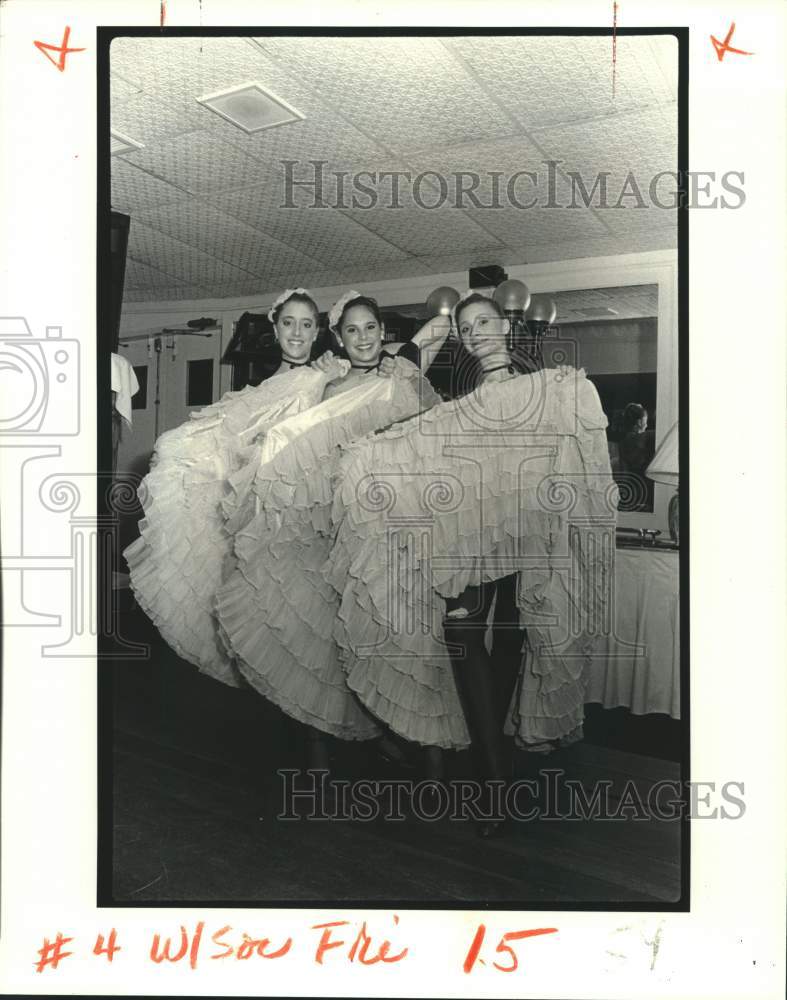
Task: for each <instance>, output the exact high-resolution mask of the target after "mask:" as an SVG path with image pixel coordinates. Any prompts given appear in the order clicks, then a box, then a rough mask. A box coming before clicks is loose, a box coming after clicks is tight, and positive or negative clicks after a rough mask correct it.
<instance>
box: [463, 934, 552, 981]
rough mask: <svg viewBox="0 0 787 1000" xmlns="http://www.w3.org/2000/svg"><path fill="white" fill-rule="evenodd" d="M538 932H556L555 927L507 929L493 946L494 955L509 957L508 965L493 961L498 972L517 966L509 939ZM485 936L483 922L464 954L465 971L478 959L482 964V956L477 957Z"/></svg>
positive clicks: (517, 939) (508, 970) (517, 960)
mask: <svg viewBox="0 0 787 1000" xmlns="http://www.w3.org/2000/svg"><path fill="white" fill-rule="evenodd" d="M540 934H557V927H534V928H532V929H531V930H527V931H509V932H508V933H507V934H504V935H503V936H502V937H501V938H500V940H499V941H498V942H497V948H495V954H496V955H502V954H507V955H510V957H511V964H510V965H499V964H498V963H497V962H493V963H492V965H494V967H495V968H496V969H499V970H500V972H514V971H515V970H516V969H518V968H519V959H518V958H517V956H516V952H515V951H514V949H513V948H512V947H511V946H510V945H509V944H508V942H509V941H522V940H523V939H524V938H529V937H538V936H539V935H540ZM485 936H486V927H485V926H484V924H479V925H478V930H477V931H476V932H475V937H474V938H473V943H472V944H471V945H470V948H469V949H468V952H467V955H466V956H465V961H464V965H463V966H462V968H463V969H464V971H465V972H472V971H473V966H474V965H475V964H476V961H480V962H481V964H482V965H484V964H485V963H484V960H483V958H480V959H479V957H478V956H479V954H480V952H481V946H482V945H483V943H484V937H485Z"/></svg>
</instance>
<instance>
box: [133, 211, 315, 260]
mask: <svg viewBox="0 0 787 1000" xmlns="http://www.w3.org/2000/svg"><path fill="white" fill-rule="evenodd" d="M135 218H136V220H138V221H141V222H142V223H144V224H145V225H146V226H150V228H151V229H156V230H158V231H159V232H162V233H167V234H169V235H170V236H172V237H173V238H174V239H176V240H179V241H180V242H181V243H185V244H188V245H189V246H191V247H194V248H196V249H204V248H207V247H210V252H211V255H212V256H213V257H215V258H216V260H218V261H222V262H223V263H225V264H231V265H233V266H234V267H236V268H239V269H241V270H243V271H245V272H246V273H247V274H251V275H267V274H281V273H282V272H286V271H288V270H290V269H292V270H303V269H304V268H307V267H308V268H311V267H314V266H315V265H316V264H317V263H318V262H317V261H315V260H314V259H312V258H309V257H307V256H305V255H304V254H302V253H299V252H298V251H297V250H293V249H292V248H291V247H288V246H286V245H285V244H283V243H280V242H279V241H278V240H273V239H271V238H270V237H268V236H265V235H264V234H263V233H261V232H260V231H259V230H257V229H253V228H252V227H251V226H248V225H246V224H245V223H243V222H239V221H238V220H237V219H235V218H232V217H231V216H229V215H226V214H225V213H223V212H220V211H219V210H218V209H217V208H213V207H212V206H210V205H206V204H204V203H202V202H194V201H192V202H190V203H189V204H188V205H182V204H178V205H172V206H165V207H162V208H152V209H149V210H147V211H144V212H140V213H138V214H137V216H136V217H135Z"/></svg>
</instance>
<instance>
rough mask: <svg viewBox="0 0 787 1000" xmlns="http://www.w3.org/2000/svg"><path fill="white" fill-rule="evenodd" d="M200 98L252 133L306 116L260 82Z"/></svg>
mask: <svg viewBox="0 0 787 1000" xmlns="http://www.w3.org/2000/svg"><path fill="white" fill-rule="evenodd" d="M197 100H198V101H199V103H200V104H204V105H205V107H206V108H210V110H211V111H215V112H216V114H217V115H221V117H222V118H226V119H227V121H228V122H232V124H233V125H237V126H238V128H242V129H243V131H244V132H246V133H248V134H249V135H251V134H252V133H253V132H262V131H263V130H264V129H266V128H274V127H275V126H276V125H286V124H288V123H289V122H297V121H301V120H302V119H303V118H305V117H306V116H305V115H302V114H301V112H300V111H297V110H296V109H295V108H293V107H292V105H290V104H287V102H286V101H283V100H282V99H281V98H280V97H277V96H276V95H275V94H272V93H271V92H270V91H269V90H265V88H264V87H263V86H262V85H261V84H259V83H242V84H241V85H240V86H239V87H231V88H230V89H229V90H221V91H219V92H218V93H216V94H208V95H206V96H205V97H198V98H197Z"/></svg>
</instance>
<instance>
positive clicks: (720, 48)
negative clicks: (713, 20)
mask: <svg viewBox="0 0 787 1000" xmlns="http://www.w3.org/2000/svg"><path fill="white" fill-rule="evenodd" d="M733 31H735V22H734V21H733V22H732V24H731V25H730V30H729V31H728V32H727V37H726V38H725V39H724V41H723V42H720V41H719V40H718V38H716V36H715V35H711V36H710V40H711V42H713V47H714V49H716V58H717V59H718V60H719V62H723V60H724V56H725V55H726V54H727V53H728V52H735V53H736V55H739V56H753V55H754V53H753V52H744V51H743V49H734V48H733V47H732V46H731V45H730V39H731V38H732V33H733Z"/></svg>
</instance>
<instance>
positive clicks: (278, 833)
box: [101, 611, 681, 908]
mask: <svg viewBox="0 0 787 1000" xmlns="http://www.w3.org/2000/svg"><path fill="white" fill-rule="evenodd" d="M120 633H121V635H123V636H124V637H125V638H130V637H133V638H134V639H135V640H136V641H142V642H146V643H149V645H150V647H151V654H150V658H148V659H145V660H142V661H133V660H126V661H119V662H117V663H115V664H114V665H110V664H107V666H106V668H105V669H107V670H108V671H109V673H108V675H107V676H108V677H111V679H112V688H113V691H112V695H113V698H112V700H113V702H114V757H113V760H114V765H113V775H112V777H113V792H114V794H113V803H114V847H113V851H112V866H111V867H112V872H113V876H112V887H111V888H110V887H109V886H107V888H106V892H107V898H106V899H103V900H101V902H102V903H104V904H109V903H111V902H112V901H117V902H118V903H127V904H134V903H139V904H141V905H144V904H147V903H150V902H153V901H158V902H161V903H165V902H195V903H196V902H202V903H218V902H221V903H231V902H235V903H244V902H245V903H250V904H263V905H264V904H268V903H285V902H287V901H291V902H293V903H301V904H304V903H306V902H317V903H318V902H322V901H328V900H333V901H357V902H367V903H374V902H378V903H382V902H385V903H386V904H388V903H396V904H400V905H401V904H404V903H416V904H417V903H418V902H423V903H434V904H438V905H439V904H440V903H443V904H445V905H449V906H450V905H457V904H459V903H465V904H467V905H476V906H477V905H482V904H483V903H485V902H486V903H499V904H501V905H508V906H512V905H515V904H516V905H519V906H522V907H525V906H527V905H528V904H529V905H531V906H532V905H539V906H549V905H551V904H557V905H561V906H570V905H571V904H577V905H580V906H581V905H585V904H597V905H603V904H613V905H614V904H618V905H627V906H630V907H632V908H636V907H637V906H638V905H643V906H647V905H648V904H650V905H653V904H657V903H669V902H672V903H674V902H677V901H678V899H679V897H680V874H681V872H680V867H681V866H680V848H681V836H680V833H681V831H680V823H679V821H677V820H672V821H666V820H658V819H648V820H642V819H634V818H628V819H625V820H620V819H618V820H607V821H602V820H570V821H569V820H566V819H559V820H554V819H553V820H550V819H545V818H541V819H538V820H534V821H531V822H524V823H516V824H513V829H512V830H511V832H510V833H509V834H507V835H506V836H505V837H502V838H500V839H497V840H494V841H484V842H479V840H478V839H477V837H476V835H475V825H474V824H472V823H470V822H461V821H450V820H448V819H445V820H441V821H438V822H434V823H430V822H425V821H423V820H418V819H416V818H415V817H412V816H410V817H408V818H407V819H406V820H405V821H404V822H391V821H383V820H378V821H374V822H357V821H356V822H350V821H330V820H323V821H307V820H305V819H302V820H289V821H286V820H277V818H276V817H277V815H278V814H279V813H280V812H281V810H282V804H281V803H282V787H283V786H282V779H281V778H280V777H278V776H277V775H276V769H277V768H284V767H293V768H300V767H303V766H304V765H305V760H304V758H303V739H302V735H303V734H302V730H301V729H300V727H298V726H297V725H295V724H293V723H291V722H290V721H289V720H288V719H286V718H285V717H283V716H282V715H281V713H279V712H278V711H277V710H276V709H275V708H273V706H270V705H269V704H268V703H267V702H265V701H264V699H261V698H259V697H258V696H256V695H255V694H253V693H251V692H247V691H239V690H232V689H229V688H226V687H225V686H224V685H221V684H219V683H217V682H214V681H212V680H210V679H208V678H206V677H203V676H201V675H200V674H199V673H198V672H197V671H196V669H195V668H193V667H191V666H190V665H188V664H185V663H183V662H182V661H181V660H179V659H178V658H177V657H176V656H175V655H174V654H173V653H172V652H171V651H170V650H169V649H168V647H166V646H165V645H164V644H163V643H162V642H161V640H160V639H159V638H158V635H157V633H156V632H155V630H154V629H153V628H152V626H150V624H149V623H148V622H147V621H146V620H145V619H144V618H142V617H141V616H140V615H139V613H138V612H133V611H132V612H130V613H129V614H124V615H121V616H120ZM590 714H591V720H590V725H589V727H588V728H589V730H590V734H589V737H590V739H592V740H593V742H590V741H589V740H586V741H585V742H584V743H580V744H576V745H574V746H572V747H569V748H566V749H564V750H561V751H558V752H557V753H555V754H552V755H550V756H549V757H546V758H543V757H536V756H535V755H529V754H524V753H520V754H517V758H516V772H517V774H518V776H520V777H529V778H533V779H537V778H538V774H539V770H543V769H545V768H548V769H555V770H557V769H560V770H563V771H564V772H565V777H567V778H573V779H576V780H577V781H578V782H581V784H582V787H583V788H584V789H586V790H589V789H590V788H591V786H593V784H594V783H595V782H599V781H608V782H611V791H610V802H611V803H612V808H613V809H614V807H615V804H616V803H617V802H618V801H619V799H620V795H621V793H622V792H623V790H624V788H625V787H626V785H627V783H628V782H633V786H631V787H633V788H634V789H636V792H637V793H639V797H640V798H641V799H642V800H643V801H644V800H645V799H646V796H647V791H648V789H649V788H651V787H652V786H653V784H654V783H655V782H656V781H658V780H662V779H666V780H670V781H677V780H678V779H679V777H680V773H679V765H678V763H677V762H676V761H675V760H668V759H663V758H662V759H659V758H658V757H656V756H652V755H648V754H643V753H642V752H637V753H633V752H630V750H624V749H621V748H619V746H618V744H620V743H621V742H622V743H623V744H624V745H625V744H626V732H627V730H628V728H629V727H633V730H634V732H635V733H636V732H637V726H636V723H637V722H640V721H642V720H630V719H623V718H622V717H621V716H620V713H607V712H603V711H601V710H596V711H593V712H591V713H590ZM625 715H626V716H627V715H628V713H625ZM605 717H606V720H605ZM605 721H606V725H605ZM596 730H597V731H598V733H597V735H596V736H594V732H595V731H596ZM676 732H677V730H676V728H675V727H674V726H671V725H666V724H665V722H664V720H661V721H659V720H653V719H651V720H645V721H644V725H643V726H642V727H640V733H641V734H642V733H644V734H645V741H646V743H652V744H653V746H654V747H655V748H656V749H657V750H658V749H659V748H665V747H666V751H665V750H663V749H661V750H660V752H662V753H664V754H665V756H674V753H675V749H676V747H677V745H678V744H677V742H676V740H677V737H676ZM630 742H631V741H630V740H629V743H630ZM604 743H607V744H608V745H606V746H604V745H600V744H604ZM635 743H636V740H635ZM635 749H637V750H641V747H639V746H635ZM333 753H334V760H333V764H332V777H334V778H353V777H378V778H386V777H410V778H413V779H415V780H417V778H418V777H419V774H418V773H417V771H412V772H411V771H406V770H402V769H401V768H400V769H398V770H397V769H396V768H394V767H393V766H392V765H385V764H384V763H381V762H380V761H379V760H378V759H377V758H375V757H374V755H373V753H372V752H371V751H370V750H368V749H367V748H366V747H364V748H363V749H359V747H358V746H357V745H355V744H340V743H336V744H334V747H333ZM417 763H418V762H417V761H416V764H417ZM448 768H449V776H452V777H461V776H465V775H467V774H468V773H469V769H470V761H469V757H468V755H467V754H451V755H449V760H448ZM559 811H562V807H561V808H559ZM630 812H631V811H630Z"/></svg>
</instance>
